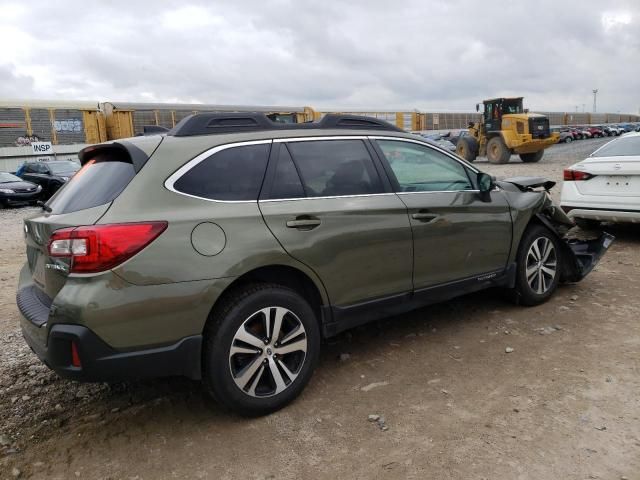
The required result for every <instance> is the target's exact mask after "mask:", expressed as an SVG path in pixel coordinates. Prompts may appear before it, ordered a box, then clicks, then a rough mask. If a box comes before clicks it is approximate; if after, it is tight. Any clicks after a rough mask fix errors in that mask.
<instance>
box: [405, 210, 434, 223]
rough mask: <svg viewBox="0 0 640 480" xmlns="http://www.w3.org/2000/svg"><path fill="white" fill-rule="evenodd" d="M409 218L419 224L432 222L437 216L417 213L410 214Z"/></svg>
mask: <svg viewBox="0 0 640 480" xmlns="http://www.w3.org/2000/svg"><path fill="white" fill-rule="evenodd" d="M411 218H413V219H414V220H418V221H420V222H432V221H433V220H435V219H436V218H438V215H436V214H435V213H428V212H418V213H414V214H412V215H411Z"/></svg>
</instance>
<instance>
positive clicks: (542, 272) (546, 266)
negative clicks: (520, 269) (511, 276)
mask: <svg viewBox="0 0 640 480" xmlns="http://www.w3.org/2000/svg"><path fill="white" fill-rule="evenodd" d="M557 270H558V259H557V256H556V249H555V247H554V246H553V242H552V241H551V240H550V239H548V238H547V237H538V238H536V239H535V240H534V241H533V242H532V243H531V246H530V247H529V251H528V252H527V268H526V275H527V283H528V284H529V287H531V290H532V291H533V292H535V293H537V294H539V295H541V294H544V293H546V292H547V291H549V289H550V288H551V287H552V285H553V280H554V279H555V277H556V274H557Z"/></svg>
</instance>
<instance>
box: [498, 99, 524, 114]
mask: <svg viewBox="0 0 640 480" xmlns="http://www.w3.org/2000/svg"><path fill="white" fill-rule="evenodd" d="M502 113H503V114H506V113H522V100H505V101H504V102H503V103H502Z"/></svg>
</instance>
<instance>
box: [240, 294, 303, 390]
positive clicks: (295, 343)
mask: <svg viewBox="0 0 640 480" xmlns="http://www.w3.org/2000/svg"><path fill="white" fill-rule="evenodd" d="M306 354H307V334H306V331H305V328H304V325H303V324H302V322H301V321H300V319H299V318H298V316H297V315H296V314H295V313H293V312H292V311H291V310H289V309H287V308H284V307H276V306H272V307H266V308H263V309H261V310H258V311H257V312H255V313H253V314H252V315H250V316H249V317H248V318H247V319H246V320H245V321H244V322H243V323H242V325H240V328H238V330H237V332H236V334H235V335H234V337H233V341H232V342H231V349H230V351H229V368H230V370H231V376H232V378H233V381H234V382H235V384H236V385H237V386H238V388H240V389H241V390H242V391H243V392H244V393H246V394H247V395H250V396H252V397H271V396H273V395H278V394H279V393H282V392H283V391H284V390H286V389H287V388H289V387H290V386H291V384H292V383H293V382H294V381H295V379H296V378H297V377H298V375H299V373H300V370H301V369H302V367H303V365H304V361H305V358H306Z"/></svg>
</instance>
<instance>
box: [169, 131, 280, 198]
mask: <svg viewBox="0 0 640 480" xmlns="http://www.w3.org/2000/svg"><path fill="white" fill-rule="evenodd" d="M270 148H271V145H270V144H267V143H264V144H259V145H240V146H237V147H231V148H227V149H225V150H221V151H219V152H216V153H214V154H213V155H211V156H210V157H208V158H206V159H204V160H203V161H201V162H200V163H198V164H197V165H196V166H194V167H193V168H192V169H191V170H189V171H188V172H187V173H185V174H184V175H183V176H181V177H180V178H179V179H178V180H177V181H176V182H175V183H174V185H173V187H174V188H175V189H176V190H177V191H178V192H182V193H186V194H187V195H193V196H196V197H201V198H208V199H211V200H226V201H234V200H235V201H238V200H256V199H257V198H258V194H259V193H260V187H261V186H262V179H263V178H264V172H265V170H266V168H267V160H268V158H269V150H270Z"/></svg>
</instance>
